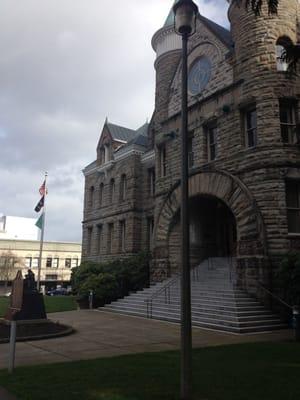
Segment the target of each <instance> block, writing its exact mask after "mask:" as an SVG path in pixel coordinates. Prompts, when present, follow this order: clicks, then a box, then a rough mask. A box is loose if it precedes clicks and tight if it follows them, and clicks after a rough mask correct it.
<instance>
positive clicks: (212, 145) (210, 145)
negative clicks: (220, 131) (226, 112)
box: [207, 126, 217, 161]
mask: <svg viewBox="0 0 300 400" xmlns="http://www.w3.org/2000/svg"><path fill="white" fill-rule="evenodd" d="M207 154H208V161H213V160H215V158H216V157H217V127H216V126H211V127H208V128H207Z"/></svg>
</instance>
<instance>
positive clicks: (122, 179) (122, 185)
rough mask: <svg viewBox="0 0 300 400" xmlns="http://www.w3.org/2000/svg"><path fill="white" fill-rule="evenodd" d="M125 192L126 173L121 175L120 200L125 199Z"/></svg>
mask: <svg viewBox="0 0 300 400" xmlns="http://www.w3.org/2000/svg"><path fill="white" fill-rule="evenodd" d="M126 192H127V179H126V175H125V174H123V175H122V176H121V183H120V201H124V200H125V199H126Z"/></svg>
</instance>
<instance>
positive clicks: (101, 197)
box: [99, 182, 104, 207]
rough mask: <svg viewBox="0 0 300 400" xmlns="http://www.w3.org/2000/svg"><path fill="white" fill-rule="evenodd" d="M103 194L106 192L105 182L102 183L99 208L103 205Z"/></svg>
mask: <svg viewBox="0 0 300 400" xmlns="http://www.w3.org/2000/svg"><path fill="white" fill-rule="evenodd" d="M103 192H104V184H103V182H101V183H100V186H99V207H101V206H102V205H103Z"/></svg>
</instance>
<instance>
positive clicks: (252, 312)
mask: <svg viewBox="0 0 300 400" xmlns="http://www.w3.org/2000/svg"><path fill="white" fill-rule="evenodd" d="M234 281H235V279H234V272H233V269H232V263H231V261H230V260H229V259H226V258H210V259H208V260H205V261H203V262H202V263H201V264H200V265H199V266H198V267H196V268H195V269H194V270H193V271H192V273H191V300H192V324H193V326H198V327H201V328H207V329H213V330H220V331H227V332H233V333H255V332H264V331H271V330H277V329H282V328H286V327H287V326H286V325H285V324H284V323H282V322H281V321H280V319H279V317H278V316H277V315H275V314H273V313H272V312H270V311H269V310H267V309H265V307H264V306H263V305H262V304H260V303H259V302H258V301H257V300H256V299H255V298H253V297H250V296H249V295H248V294H247V293H246V292H244V291H243V290H241V289H239V288H237V287H236V285H235V282H234ZM100 310H104V311H111V312H117V313H122V314H127V315H135V316H140V317H148V318H153V319H159V320H165V321H170V322H180V277H179V276H173V277H171V278H169V279H167V280H165V281H163V282H160V283H157V284H155V285H152V286H150V287H149V288H146V289H144V290H142V291H139V292H137V293H133V294H130V295H129V296H126V297H124V298H123V299H120V300H118V301H115V302H113V303H111V304H108V305H106V306H105V307H104V308H100Z"/></svg>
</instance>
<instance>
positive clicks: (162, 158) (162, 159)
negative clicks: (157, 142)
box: [158, 144, 167, 178]
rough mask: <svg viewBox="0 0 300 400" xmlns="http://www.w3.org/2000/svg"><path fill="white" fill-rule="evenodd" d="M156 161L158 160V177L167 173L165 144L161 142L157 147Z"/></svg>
mask: <svg viewBox="0 0 300 400" xmlns="http://www.w3.org/2000/svg"><path fill="white" fill-rule="evenodd" d="M158 162H159V173H160V177H161V178H162V177H164V176H166V175H167V152H166V145H165V144H163V145H161V146H159V148H158Z"/></svg>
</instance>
